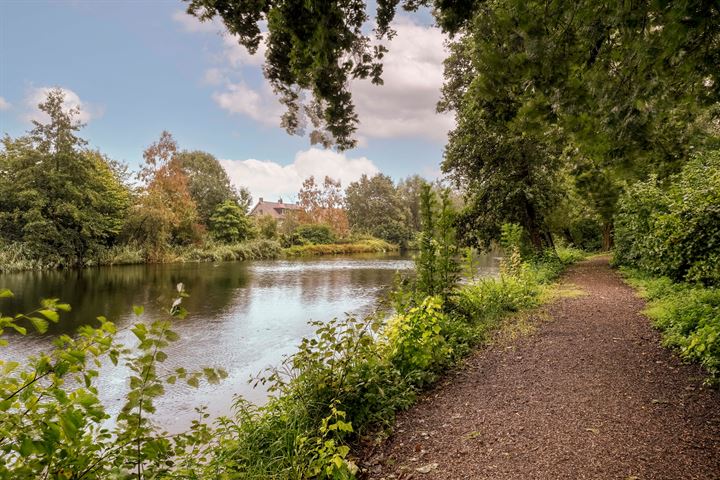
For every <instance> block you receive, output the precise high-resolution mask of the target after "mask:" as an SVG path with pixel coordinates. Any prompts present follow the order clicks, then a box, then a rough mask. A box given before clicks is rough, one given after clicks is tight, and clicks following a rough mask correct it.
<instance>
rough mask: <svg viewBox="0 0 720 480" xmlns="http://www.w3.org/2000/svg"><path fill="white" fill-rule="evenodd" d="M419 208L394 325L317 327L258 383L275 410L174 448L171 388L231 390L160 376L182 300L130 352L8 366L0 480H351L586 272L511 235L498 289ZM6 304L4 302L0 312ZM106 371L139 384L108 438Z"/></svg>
mask: <svg viewBox="0 0 720 480" xmlns="http://www.w3.org/2000/svg"><path fill="white" fill-rule="evenodd" d="M421 198H422V202H421V207H422V209H421V212H422V215H421V216H422V230H421V232H420V233H419V235H418V238H417V245H418V253H417V255H416V256H415V267H416V268H415V270H416V271H415V275H413V276H408V277H405V278H402V279H398V281H397V282H396V285H395V288H394V289H393V291H392V292H391V293H390V294H389V297H388V302H389V303H388V305H386V307H387V306H390V307H391V309H390V310H389V311H388V310H387V308H383V309H382V311H378V312H376V313H374V314H370V315H368V316H365V317H358V316H355V315H352V314H348V315H346V316H345V317H344V318H335V319H328V320H327V321H316V322H311V323H310V324H311V325H312V326H313V327H314V329H315V332H314V334H312V335H310V336H308V337H305V338H303V339H302V340H301V341H300V343H299V346H298V349H297V351H296V353H294V354H292V355H290V356H289V357H286V359H285V360H284V361H283V362H282V363H281V364H280V365H277V366H275V367H272V368H269V369H267V370H265V371H264V372H261V373H260V374H259V375H258V376H257V377H256V380H255V381H256V382H257V383H262V384H263V385H264V386H265V387H266V389H267V390H268V392H269V393H270V395H271V396H270V398H269V400H268V402H267V403H266V404H264V405H261V406H258V405H254V404H252V403H250V402H248V401H246V400H245V399H243V398H242V397H239V396H238V397H236V398H235V399H234V402H233V407H232V410H231V411H230V412H228V413H227V414H226V415H225V416H222V417H220V418H217V419H214V420H213V419H210V417H209V415H208V413H207V411H206V409H205V408H204V407H199V408H198V410H197V411H198V418H197V420H195V421H193V423H192V425H191V427H190V429H189V430H187V431H185V432H182V433H180V434H176V435H168V434H167V433H166V432H165V431H164V429H163V426H162V425H159V424H158V423H156V422H155V421H154V419H153V415H152V414H153V412H155V409H156V406H155V405H156V404H155V400H156V399H157V398H159V397H161V396H162V395H163V394H164V392H165V388H166V386H167V385H173V384H176V383H186V384H187V385H188V386H189V387H198V385H199V384H200V383H201V382H207V383H210V384H214V383H217V382H220V381H222V380H223V379H224V378H226V377H227V376H228V373H227V372H225V371H224V370H222V369H219V368H216V366H213V365H187V366H186V367H187V368H177V369H174V370H168V369H167V367H165V365H164V363H163V362H164V361H165V360H166V359H167V357H168V355H167V353H166V350H167V347H169V345H170V344H171V343H173V342H175V341H177V340H178V339H179V337H178V335H177V333H175V332H174V331H173V330H172V326H173V322H175V321H183V320H184V319H185V317H186V315H187V314H188V312H186V311H185V309H184V308H183V306H182V303H183V298H184V297H185V296H187V293H185V290H184V287H183V285H182V284H179V285H178V288H177V298H176V299H175V300H174V301H173V303H172V306H171V307H170V308H169V309H168V310H167V314H168V318H159V319H156V320H154V321H153V320H150V319H143V320H138V322H137V323H136V324H135V325H134V326H133V327H132V328H130V329H129V330H130V332H132V334H133V335H134V337H135V339H134V341H132V340H131V341H130V342H129V343H128V340H127V339H125V338H123V337H122V336H119V335H117V330H116V328H115V325H114V324H113V323H112V322H110V321H108V320H107V319H105V318H104V317H98V321H99V322H100V325H99V326H96V325H97V323H94V324H89V325H85V326H83V327H81V328H80V330H79V331H78V334H77V335H76V336H74V337H70V336H67V335H64V336H62V337H61V338H59V339H58V340H57V341H56V342H55V348H56V349H55V351H53V352H48V353H46V354H40V355H38V356H36V357H32V358H30V359H28V361H27V362H24V363H16V362H5V361H0V371H2V375H1V376H0V398H2V399H5V400H4V401H3V404H2V405H3V409H2V412H3V413H2V415H0V438H6V439H8V440H9V441H6V442H2V440H0V459H2V461H0V477H5V476H8V477H14V478H26V477H32V476H34V475H37V474H38V473H39V472H46V473H48V474H49V476H50V477H55V476H59V475H60V474H61V473H62V472H74V473H78V472H80V473H81V475H75V476H74V478H84V479H101V478H108V477H113V478H114V477H118V478H130V477H133V476H135V477H137V478H156V479H161V478H167V479H170V478H195V479H210V478H248V479H261V478H294V479H301V478H328V479H331V478H332V479H351V478H356V475H357V474H358V472H359V466H358V464H357V463H356V459H357V458H358V457H357V455H356V451H357V450H356V449H357V448H359V446H360V444H361V443H362V442H364V441H368V440H372V439H379V438H382V437H383V436H385V435H387V434H388V432H390V431H391V429H392V427H393V423H394V419H395V415H396V414H397V413H398V412H399V411H401V410H404V409H407V408H409V407H410V406H411V405H413V404H414V403H415V402H416V401H417V399H418V397H419V395H420V394H421V393H422V392H424V391H426V390H427V389H428V388H430V387H431V386H432V385H434V384H435V383H436V382H437V381H438V380H439V379H440V378H442V376H443V375H444V374H445V373H446V372H447V371H449V370H450V369H452V368H454V367H455V366H456V365H458V364H459V363H460V362H461V361H462V360H463V359H464V358H465V357H467V356H468V355H469V354H470V353H471V352H472V351H473V350H474V349H476V348H478V347H481V346H482V345H483V344H484V343H486V342H487V341H488V339H489V338H490V334H491V332H493V331H495V330H496V329H497V328H499V327H501V326H502V325H503V320H504V319H505V318H508V317H509V316H510V315H512V314H513V313H516V312H520V311H524V310H528V309H531V308H534V307H536V306H538V305H540V304H541V303H543V302H544V301H546V300H547V299H549V298H550V296H549V295H548V293H549V292H550V288H551V285H552V283H553V282H554V280H555V279H556V278H557V277H558V276H559V275H560V274H561V273H562V271H563V270H564V269H565V267H566V266H567V265H569V264H571V263H573V262H575V261H577V260H579V259H581V258H583V257H584V254H583V253H582V252H581V251H579V250H576V249H572V248H567V247H563V246H559V245H558V246H556V248H555V249H548V250H544V251H532V250H531V249H529V248H527V247H528V245H527V235H526V232H524V231H523V229H522V227H520V226H519V225H516V224H506V225H504V226H503V228H502V235H501V242H500V243H501V245H502V247H503V249H504V251H505V252H506V255H505V257H504V260H503V262H502V265H501V268H500V272H499V276H498V278H478V277H477V276H476V269H475V268H474V267H475V266H474V263H473V255H472V253H473V250H472V249H469V248H467V249H466V248H461V247H460V246H459V244H458V241H457V237H456V230H455V228H454V225H455V224H456V223H455V219H456V215H457V212H456V211H455V210H454V209H453V207H452V199H451V198H450V197H449V195H447V194H440V195H438V194H436V193H434V192H433V191H432V190H431V188H430V186H425V187H424V188H423V191H422V195H421ZM368 242H370V241H369V240H366V244H367V245H374V246H377V247H380V246H384V245H383V244H380V243H378V242H374V243H373V242H370V243H368ZM328 245H330V244H327V245H326V246H325V247H324V248H332V247H328ZM321 247H322V246H321ZM305 250H306V251H313V250H314V248H306V249H305ZM234 254H235V253H233V255H234ZM220 256H221V255H220ZM463 258H465V259H466V262H465V264H463V263H462V259H463ZM11 295H12V293H11V292H9V291H7V290H0V297H7V296H11ZM69 309H70V306H69V305H66V304H63V303H60V301H58V300H56V299H51V300H45V301H43V304H42V306H41V307H40V308H39V309H38V310H36V311H34V312H30V313H27V314H24V315H23V314H21V315H16V316H5V317H0V328H2V329H4V330H10V329H14V330H16V331H17V332H18V333H20V334H23V335H24V334H26V333H27V332H28V331H29V330H30V329H33V330H36V331H39V332H40V333H42V332H44V331H46V330H47V326H48V322H57V321H58V319H59V316H60V315H61V314H62V312H64V311H67V310H69ZM134 310H135V313H136V314H137V315H138V316H139V315H142V314H143V311H144V310H143V308H142V307H135V308H134ZM0 340H3V341H12V337H6V338H3V339H0ZM101 360H102V361H111V362H112V363H113V364H115V365H118V364H122V365H126V366H127V367H129V371H130V374H129V378H127V379H126V381H127V383H128V387H129V390H128V392H127V393H126V395H125V400H124V405H123V407H122V408H121V410H120V412H119V413H118V414H117V415H116V416H115V417H114V423H113V425H115V426H114V427H113V429H112V430H108V429H103V428H102V425H103V424H104V422H106V421H107V420H108V419H109V418H112V417H111V415H110V413H109V412H107V410H106V407H105V406H104V405H103V404H102V403H101V402H100V400H99V396H98V389H97V386H96V385H97V383H96V381H95V379H96V377H97V376H98V375H100V374H101V372H100V366H101V365H102V362H101ZM40 398H42V399H47V400H44V401H42V402H40V401H37V399H40Z"/></svg>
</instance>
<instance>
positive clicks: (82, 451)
mask: <svg viewBox="0 0 720 480" xmlns="http://www.w3.org/2000/svg"><path fill="white" fill-rule="evenodd" d="M11 296H12V292H10V291H9V290H0V298H7V297H11ZM186 296H187V294H186V293H185V291H184V288H183V285H182V284H179V285H178V286H177V298H176V299H175V300H174V301H173V303H172V305H171V307H170V308H169V309H168V310H167V318H164V319H160V320H154V321H152V322H149V323H144V322H138V323H136V324H135V325H133V326H132V327H131V328H130V331H131V332H132V333H133V334H134V336H135V338H136V340H137V344H136V345H125V344H123V343H121V342H120V341H119V339H118V329H117V328H116V327H115V325H114V324H113V323H112V322H110V321H109V320H107V319H106V318H105V317H98V318H97V321H98V322H99V326H98V327H94V326H90V325H85V326H83V327H80V329H79V330H78V332H77V334H76V335H74V336H70V335H61V336H59V337H58V338H56V339H55V340H54V341H53V345H54V350H53V351H52V352H49V353H40V354H38V355H35V356H32V357H30V358H29V359H27V360H26V361H25V362H24V364H21V363H19V362H15V361H8V360H0V399H1V400H0V478H65V479H101V478H102V479H105V478H161V477H170V476H173V475H175V474H177V473H180V471H183V470H189V467H188V466H189V465H194V464H197V463H198V462H199V461H201V460H202V459H201V458H199V459H198V458H195V457H193V458H192V459H189V458H188V457H189V456H192V455H193V454H194V453H196V451H197V449H194V448H193V445H196V444H198V443H200V442H202V441H205V440H207V439H206V438H204V437H207V434H208V429H207V427H206V425H204V423H203V422H202V421H196V422H194V423H193V427H192V429H191V430H190V431H189V432H187V433H183V434H179V435H169V434H167V433H166V432H163V431H162V430H161V429H160V428H159V426H157V425H156V424H155V423H154V422H153V420H152V414H153V413H155V401H156V400H157V399H158V397H160V396H161V395H163V393H164V392H165V384H168V383H169V384H172V383H175V382H176V381H177V380H183V381H185V382H186V383H187V384H188V385H189V386H191V387H197V386H198V385H199V383H200V381H201V380H205V381H207V382H210V383H217V382H218V381H219V380H220V379H221V378H224V377H226V376H227V374H226V373H225V372H224V371H223V370H221V369H216V368H203V369H201V370H200V371H193V372H189V371H187V370H185V369H183V368H177V369H174V370H171V369H163V368H162V365H163V362H164V361H165V360H166V359H167V354H166V353H165V351H164V349H165V348H166V347H167V346H168V345H170V343H172V342H174V341H176V340H177V339H178V335H177V333H175V332H174V331H173V330H172V328H171V326H172V323H173V321H176V320H181V319H184V318H185V316H186V315H187V312H186V311H185V309H184V308H183V306H182V300H183V298H184V297H186ZM69 310H70V306H69V305H68V304H65V303H60V302H59V301H58V300H57V299H49V300H43V301H42V304H41V307H40V308H38V309H37V310H35V311H33V312H30V313H26V314H18V315H15V316H2V315H0V342H2V343H1V344H0V348H2V347H3V346H7V345H8V342H9V341H12V340H11V339H10V340H8V339H7V338H5V335H4V334H5V332H6V331H8V330H15V332H17V333H18V334H20V335H26V334H27V333H28V329H27V326H28V325H29V326H31V327H32V328H33V329H34V330H35V331H37V332H38V333H45V332H46V331H47V328H48V326H49V322H53V323H56V322H58V321H59V317H60V314H61V313H62V312H67V311H69ZM134 311H135V314H136V315H137V316H138V317H139V316H140V315H142V314H143V309H142V307H135V308H134ZM106 361H109V362H111V363H112V364H113V365H120V364H122V365H124V366H125V367H127V368H128V370H129V371H130V377H129V379H128V386H129V388H128V391H127V393H126V395H125V402H124V405H123V406H122V408H121V410H120V412H119V413H118V414H117V415H116V416H115V417H114V418H111V416H110V414H109V413H108V410H107V408H106V407H105V406H104V405H103V404H102V403H101V401H100V398H99V396H98V389H97V387H96V386H95V380H96V379H97V377H98V375H99V369H100V367H101V366H102V364H103V363H104V362H106ZM202 417H204V418H207V414H203V415H202ZM173 472H174V473H173Z"/></svg>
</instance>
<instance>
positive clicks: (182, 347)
mask: <svg viewBox="0 0 720 480" xmlns="http://www.w3.org/2000/svg"><path fill="white" fill-rule="evenodd" d="M479 260H480V262H479V266H480V269H481V270H482V271H483V272H485V273H486V274H493V273H494V272H495V271H496V270H497V262H496V260H495V259H494V258H493V256H492V255H487V256H483V257H480V259H479ZM412 268H413V262H412V259H411V258H410V257H408V256H401V255H382V254H369V255H352V256H332V257H315V258H302V259H288V260H268V261H248V262H223V263H216V264H213V263H178V264H162V265H127V266H112V267H98V268H88V269H83V270H57V271H39V272H38V271H30V272H19V273H12V274H3V275H0V288H9V289H10V290H12V291H13V292H14V294H15V297H14V298H11V299H3V300H0V312H2V313H3V314H5V315H8V314H15V313H19V312H27V311H31V310H33V309H34V308H36V307H37V305H38V302H39V301H40V299H41V298H59V299H61V300H62V301H63V302H67V303H70V304H71V305H72V311H71V312H69V313H65V314H62V315H61V320H60V322H59V323H57V324H51V326H50V329H49V331H48V332H47V333H46V334H44V335H37V334H29V335H27V336H24V337H23V336H20V335H11V336H10V337H9V338H8V339H9V340H10V345H9V346H8V347H5V348H2V349H0V358H3V359H14V360H22V359H24V358H27V357H28V356H29V355H32V354H33V353H37V352H39V351H42V350H48V349H50V348H51V341H52V339H53V338H55V337H56V336H57V335H59V334H62V333H73V332H74V331H75V330H76V329H77V327H78V326H79V325H82V324H87V323H88V322H92V321H93V320H94V319H95V318H96V317H97V316H98V315H104V316H106V317H107V318H108V319H109V320H111V321H113V322H114V323H115V324H116V325H117V327H118V329H120V330H121V333H120V334H119V335H120V338H121V339H123V340H124V341H125V342H126V344H128V345H131V344H132V340H133V338H132V334H131V333H130V332H129V331H128V330H127V329H128V327H130V326H131V325H132V324H133V323H134V322H137V321H138V320H140V321H148V320H152V319H154V318H157V317H158V316H160V315H163V313H162V312H163V309H165V308H167V306H168V305H169V304H170V302H171V301H172V298H173V297H174V296H175V293H176V292H175V285H176V284H177V283H180V282H182V283H183V284H184V285H185V288H186V290H187V292H188V293H189V294H190V297H189V298H187V299H186V300H185V301H184V305H185V308H186V309H187V311H188V312H189V315H188V317H187V318H186V319H184V320H177V321H175V324H174V327H173V329H174V330H175V331H176V332H177V333H178V334H179V336H180V340H178V341H177V342H175V343H173V344H172V345H171V346H170V347H168V348H167V349H166V352H167V354H168V359H167V360H166V361H165V363H164V364H163V365H162V368H164V369H168V370H169V369H173V368H176V367H180V366H183V367H185V368H187V369H188V370H193V369H196V368H198V367H202V366H214V367H222V368H224V369H225V370H226V371H227V372H228V374H229V376H228V378H227V379H225V380H223V381H222V382H221V383H220V385H204V384H203V385H201V387H200V388H199V389H192V388H190V387H187V386H184V385H174V386H169V387H168V389H167V391H166V394H165V395H164V396H163V397H162V398H161V399H160V400H158V402H157V407H158V408H157V410H158V413H157V414H156V420H157V421H158V422H159V423H160V424H161V425H163V426H165V427H166V428H169V429H170V430H177V429H181V428H184V427H186V426H187V425H188V424H189V421H190V419H191V418H193V416H194V409H195V408H196V407H198V406H200V405H207V406H208V409H209V412H210V413H211V415H213V416H215V415H219V414H224V413H227V412H228V411H229V410H230V405H231V403H232V399H233V396H234V395H236V394H239V395H242V396H243V397H245V398H246V399H247V400H250V401H252V402H255V403H262V402H264V401H265V399H266V398H267V392H266V391H265V390H264V389H262V388H261V387H259V388H252V386H251V385H250V384H249V383H248V380H249V379H250V378H251V376H253V375H255V374H257V373H258V372H260V371H262V370H263V369H265V368H267V367H269V366H273V365H278V364H279V363H280V362H281V361H282V358H283V356H285V355H288V354H291V353H292V352H293V351H294V350H295V348H296V346H297V344H298V342H299V340H300V339H301V338H302V337H303V336H307V335H310V334H311V333H312V331H313V328H312V327H311V326H309V325H308V324H307V322H308V321H309V320H320V321H323V320H329V319H331V318H334V317H341V316H343V315H345V314H346V313H350V314H356V315H363V314H367V313H369V312H371V311H372V310H373V309H375V308H376V307H377V306H378V300H379V299H380V298H382V297H384V296H385V294H386V293H387V292H388V290H389V289H390V287H391V286H392V283H393V279H394V278H395V276H396V274H398V273H401V274H402V273H409V272H411V270H412ZM134 305H142V306H144V308H145V313H144V314H143V315H142V317H140V319H138V318H137V317H135V315H134V314H133V313H132V307H133V306H134ZM126 378H127V371H126V369H125V368H124V367H123V366H118V367H113V366H112V365H111V364H109V362H108V364H107V365H104V367H103V369H102V371H101V375H100V379H99V380H98V383H97V386H98V389H99V391H100V396H101V398H102V400H103V401H104V402H105V404H106V405H107V406H108V407H109V410H110V412H116V411H117V409H118V408H119V406H120V403H121V402H122V398H123V394H124V392H125V389H126Z"/></svg>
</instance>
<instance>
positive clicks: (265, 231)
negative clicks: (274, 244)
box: [255, 215, 278, 240]
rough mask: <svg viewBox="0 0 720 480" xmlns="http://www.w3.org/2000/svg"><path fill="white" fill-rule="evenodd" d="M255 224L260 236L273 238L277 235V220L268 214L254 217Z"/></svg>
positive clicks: (268, 238)
mask: <svg viewBox="0 0 720 480" xmlns="http://www.w3.org/2000/svg"><path fill="white" fill-rule="evenodd" d="M255 225H256V227H257V230H258V233H259V234H260V237H261V238H265V239H267V240H273V239H275V238H277V236H278V222H277V220H275V219H274V218H273V217H271V216H270V215H260V216H258V217H255Z"/></svg>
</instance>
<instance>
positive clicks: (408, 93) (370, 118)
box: [173, 12, 454, 145]
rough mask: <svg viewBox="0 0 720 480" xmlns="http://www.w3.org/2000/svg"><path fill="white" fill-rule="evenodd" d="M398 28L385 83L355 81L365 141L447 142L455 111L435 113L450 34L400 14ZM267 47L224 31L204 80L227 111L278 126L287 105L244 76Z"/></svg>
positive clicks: (258, 64) (194, 27)
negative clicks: (248, 44)
mask: <svg viewBox="0 0 720 480" xmlns="http://www.w3.org/2000/svg"><path fill="white" fill-rule="evenodd" d="M180 14H182V15H183V16H181V15H180ZM186 17H188V18H189V19H190V20H188V19H187V18H186ZM173 18H175V19H176V20H177V21H180V22H182V23H183V25H185V24H186V23H187V24H188V25H187V26H186V30H188V31H193V32H199V31H209V30H210V29H209V27H207V29H205V27H203V29H200V27H199V26H198V25H200V24H199V22H197V20H196V19H195V18H194V17H190V16H188V15H186V14H184V13H183V12H178V13H176V15H174V17H173ZM191 22H195V23H191ZM196 24H197V25H196ZM393 28H394V29H395V31H396V32H397V35H396V36H395V37H394V38H393V39H392V40H390V41H386V42H385V43H386V45H387V47H388V49H389V52H388V53H387V54H386V55H385V58H384V61H383V63H384V73H383V81H384V84H383V85H373V84H372V83H371V82H370V80H369V79H365V80H354V81H352V82H351V85H350V88H351V91H352V93H353V101H354V102H355V105H356V108H357V113H358V116H359V119H360V124H359V126H358V132H357V134H358V140H359V142H360V145H366V144H367V142H368V139H370V138H387V139H390V138H401V137H406V138H407V137H412V138H424V139H428V140H432V141H437V142H440V143H444V142H445V141H446V140H447V133H448V131H449V130H451V129H452V128H453V127H454V118H453V115H452V114H438V113H436V111H435V107H436V104H437V101H438V100H439V99H440V88H441V87H442V85H443V60H445V58H446V57H447V55H448V51H447V49H446V47H445V40H446V37H445V36H444V35H443V33H442V32H441V31H440V29H438V28H437V27H431V26H422V25H418V24H416V23H414V22H413V21H412V20H410V19H409V18H407V17H400V18H398V19H397V20H396V21H395V22H394V23H393ZM266 51H267V46H266V45H265V43H264V42H261V43H260V46H259V48H258V51H257V52H256V53H255V54H254V55H250V53H249V52H248V51H247V49H246V48H245V47H243V46H242V45H240V44H239V43H238V41H237V38H236V37H234V36H232V35H230V34H229V33H227V32H225V33H224V34H223V38H222V50H221V52H220V53H219V54H218V55H217V56H216V58H215V61H216V62H217V66H216V67H214V68H211V69H209V70H207V71H206V72H205V76H204V79H203V82H204V83H205V84H207V85H212V86H215V87H216V88H215V89H214V91H213V93H212V98H213V99H214V100H215V102H216V103H217V104H218V105H219V106H220V107H221V108H222V109H224V110H226V111H228V112H230V113H232V114H238V115H244V116H247V117H249V118H251V119H253V120H255V121H258V122H260V123H262V124H263V125H270V126H279V124H280V121H279V117H280V115H281V114H282V112H283V111H284V109H283V108H282V107H281V106H280V104H279V102H278V101H277V99H276V98H275V95H274V93H273V92H272V90H271V88H270V87H269V85H268V83H267V81H265V80H263V85H262V86H260V87H256V86H254V85H250V84H248V82H247V81H246V79H245V78H246V77H245V76H244V75H245V74H246V73H247V72H248V71H251V72H258V71H259V70H260V67H261V66H262V64H263V62H264V60H265V53H266ZM231 78H232V80H230V79H231Z"/></svg>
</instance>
